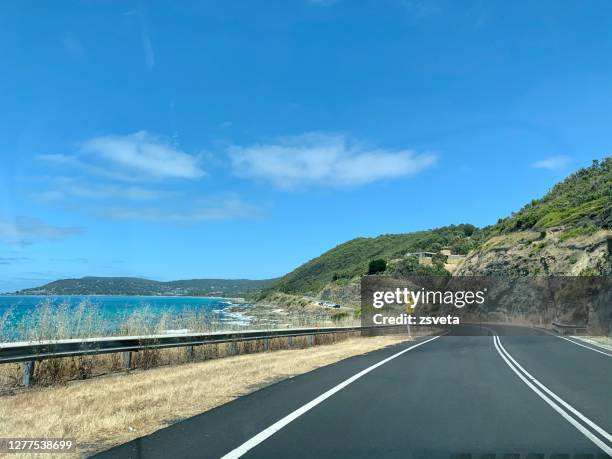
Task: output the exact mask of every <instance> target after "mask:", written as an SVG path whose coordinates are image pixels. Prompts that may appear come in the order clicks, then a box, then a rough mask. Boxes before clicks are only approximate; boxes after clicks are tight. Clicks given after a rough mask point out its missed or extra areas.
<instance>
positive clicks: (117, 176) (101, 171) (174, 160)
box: [37, 131, 204, 181]
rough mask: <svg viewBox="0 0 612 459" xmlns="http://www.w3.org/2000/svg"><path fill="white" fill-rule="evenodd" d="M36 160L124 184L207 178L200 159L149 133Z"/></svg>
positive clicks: (105, 140)
mask: <svg viewBox="0 0 612 459" xmlns="http://www.w3.org/2000/svg"><path fill="white" fill-rule="evenodd" d="M37 158H38V159H39V160H42V161H49V162H55V163H58V164H63V165H70V166H74V167H78V168H80V169H83V170H84V171H86V172H88V173H91V174H95V175H99V176H102V177H107V178H110V179H114V180H123V181H134V180H144V179H171V178H183V179H193V178H197V177H201V176H202V175H204V171H203V170H202V168H201V167H200V164H199V160H198V158H196V157H195V156H192V155H190V154H188V153H185V152H184V151H182V150H180V149H178V148H177V147H175V146H173V145H171V144H170V143H168V142H167V141H165V140H164V139H161V138H159V137H157V136H154V135H151V134H149V133H147V132H146V131H138V132H136V133H134V134H129V135H107V136H101V137H94V138H92V139H89V140H87V141H85V142H84V143H83V145H82V147H81V155H79V156H76V155H65V154H51V155H38V156H37ZM100 161H101V162H102V164H100Z"/></svg>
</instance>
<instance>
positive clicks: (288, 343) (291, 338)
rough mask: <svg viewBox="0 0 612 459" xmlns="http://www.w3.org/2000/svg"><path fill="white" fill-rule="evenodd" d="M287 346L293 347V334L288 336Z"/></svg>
mask: <svg viewBox="0 0 612 459" xmlns="http://www.w3.org/2000/svg"><path fill="white" fill-rule="evenodd" d="M287 347H288V348H289V349H291V348H292V347H293V336H289V337H288V338H287Z"/></svg>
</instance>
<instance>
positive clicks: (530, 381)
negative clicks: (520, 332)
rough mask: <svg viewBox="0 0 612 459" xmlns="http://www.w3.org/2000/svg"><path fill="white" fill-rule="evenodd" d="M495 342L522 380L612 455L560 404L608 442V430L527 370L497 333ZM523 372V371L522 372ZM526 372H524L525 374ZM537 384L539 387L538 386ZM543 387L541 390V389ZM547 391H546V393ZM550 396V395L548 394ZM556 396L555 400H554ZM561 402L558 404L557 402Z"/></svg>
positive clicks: (610, 439)
mask: <svg viewBox="0 0 612 459" xmlns="http://www.w3.org/2000/svg"><path fill="white" fill-rule="evenodd" d="M493 343H494V345H495V349H496V350H497V352H498V353H499V355H501V357H502V359H503V360H504V361H505V362H506V364H507V365H508V366H509V367H510V369H511V370H512V371H513V372H514V373H516V375H517V376H518V377H519V378H521V380H522V381H523V382H524V383H525V384H527V386H528V387H529V388H530V389H531V390H533V391H534V392H535V393H536V394H537V395H539V396H540V398H542V400H544V401H545V402H546V403H548V404H549V405H550V406H551V407H552V408H553V409H554V410H555V411H556V412H557V413H559V414H560V415H561V416H562V417H563V418H564V419H565V420H566V421H568V422H569V423H570V424H572V425H573V426H574V427H575V428H576V429H578V430H579V431H580V432H581V433H582V434H583V435H584V436H585V437H586V438H588V439H589V440H591V441H592V442H593V443H594V444H595V445H597V446H598V447H599V448H600V449H601V450H603V451H604V452H605V453H606V454H608V455H609V456H612V448H611V447H610V446H609V445H607V444H606V443H605V442H603V441H602V440H601V439H600V438H598V437H597V436H596V435H595V434H594V433H593V432H591V431H590V430H588V429H587V428H586V427H585V426H583V425H582V424H580V423H579V422H578V421H577V420H576V419H574V418H573V417H572V416H571V415H570V414H569V413H568V412H567V411H566V410H564V409H563V408H562V407H561V406H560V405H559V404H561V405H562V406H563V407H565V408H566V409H567V410H568V411H570V412H571V413H573V414H574V416H576V417H577V418H578V419H580V420H581V421H583V422H584V423H585V424H587V425H588V426H590V427H591V428H592V429H593V430H595V431H596V432H598V433H599V434H600V435H601V436H602V437H604V438H605V439H606V440H607V441H608V442H612V435H610V434H609V433H608V432H606V431H605V430H604V429H602V428H601V427H599V426H598V425H597V424H595V423H594V422H593V421H591V420H590V419H589V418H587V417H586V416H584V415H583V414H582V413H580V412H579V411H578V410H576V409H575V408H574V407H572V406H571V405H570V404H569V403H567V402H565V401H564V400H562V399H561V398H560V397H559V396H557V395H556V394H555V393H554V392H552V391H551V390H550V389H548V388H547V387H546V386H544V385H543V384H542V383H540V382H539V381H538V380H537V379H536V378H535V377H533V376H532V375H531V374H530V373H529V372H528V371H527V370H525V369H524V368H523V367H522V366H521V365H520V364H519V363H518V362H517V361H516V360H514V359H513V358H512V356H511V355H510V354H509V353H508V351H506V349H505V348H504V347H503V345H502V344H501V340H500V339H499V337H498V336H497V335H494V336H493ZM521 372H522V373H521ZM523 373H524V374H523ZM536 386H537V387H536ZM540 389H541V390H540ZM544 392H546V393H544ZM546 394H548V395H550V397H552V398H550V397H548V395H546ZM553 398H554V400H553ZM555 400H556V401H557V402H559V404H557V403H556V402H555Z"/></svg>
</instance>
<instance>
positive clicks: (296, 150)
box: [228, 133, 436, 189]
mask: <svg viewBox="0 0 612 459" xmlns="http://www.w3.org/2000/svg"><path fill="white" fill-rule="evenodd" d="M228 153H229V156H230V158H231V162H232V167H233V170H234V173H235V174H236V175H237V176H240V177H248V178H255V179H263V180H267V181H270V182H272V183H273V184H274V185H276V186H277V187H279V188H284V189H293V188H301V187H305V186H327V187H347V186H360V185H366V184H368V183H372V182H375V181H378V180H383V179H392V178H399V177H409V176H413V175H415V174H418V173H419V172H421V171H423V170H424V169H426V168H428V167H430V166H432V165H433V164H434V163H435V162H436V156H435V155H433V154H428V153H422V154H417V153H415V152H414V151H412V150H397V151H390V150H383V149H376V148H366V147H363V146H361V145H358V144H351V143H350V142H349V141H348V140H347V139H346V138H345V137H344V136H342V135H326V134H317V133H309V134H304V135H300V136H296V137H290V138H285V139H281V140H280V141H279V142H277V143H274V144H263V145H251V146H247V147H240V146H233V147H230V149H229V150H228Z"/></svg>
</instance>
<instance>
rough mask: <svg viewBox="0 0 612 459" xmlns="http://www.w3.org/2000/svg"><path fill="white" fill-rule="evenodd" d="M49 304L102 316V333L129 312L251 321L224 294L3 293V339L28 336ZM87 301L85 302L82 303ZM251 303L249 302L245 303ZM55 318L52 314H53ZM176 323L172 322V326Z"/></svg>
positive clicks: (0, 313) (154, 317) (151, 317)
mask: <svg viewBox="0 0 612 459" xmlns="http://www.w3.org/2000/svg"><path fill="white" fill-rule="evenodd" d="M43 304H47V305H48V306H49V308H48V309H47V310H50V311H51V312H52V313H53V311H55V310H57V311H59V310H60V309H62V310H63V311H64V312H66V311H68V316H70V317H72V316H76V315H77V313H78V310H79V309H84V310H87V311H88V312H92V313H95V314H96V315H97V317H99V318H101V319H102V320H101V321H99V322H98V323H100V324H101V325H100V328H101V329H100V330H97V332H98V333H99V334H100V335H104V334H116V333H117V331H118V329H119V328H120V327H121V324H122V323H124V322H125V320H126V319H127V318H129V317H130V316H134V315H138V314H142V315H143V316H144V317H146V320H148V321H150V322H151V323H155V322H156V321H157V320H159V319H160V318H161V317H162V316H163V315H164V314H165V315H167V316H170V317H172V318H177V320H176V323H175V324H174V325H176V326H179V327H180V324H181V322H180V318H181V317H184V316H186V315H189V314H191V315H192V316H193V315H196V316H197V317H198V319H200V320H206V321H210V322H211V323H215V324H217V325H218V326H223V325H224V324H225V325H227V326H233V327H237V326H238V327H239V326H246V325H248V323H249V318H248V316H245V315H243V314H240V313H236V312H230V311H227V310H226V309H227V308H228V307H230V306H232V302H231V300H229V299H225V298H205V297H177V296H110V295H109V296H104V295H99V296H98V295H95V296H82V295H70V296H68V295H58V296H33V295H0V320H2V318H3V317H4V320H3V321H2V322H3V323H2V324H0V325H1V328H0V334H1V336H0V341H15V340H19V339H24V338H26V336H25V335H27V334H29V332H31V331H32V329H33V328H35V327H37V326H38V325H37V320H38V318H39V316H40V311H41V305H43ZM81 305H84V306H81ZM246 306H247V307H248V305H246ZM52 319H53V318H52ZM172 325H173V324H172V323H170V324H169V326H170V327H171V326H172Z"/></svg>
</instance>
